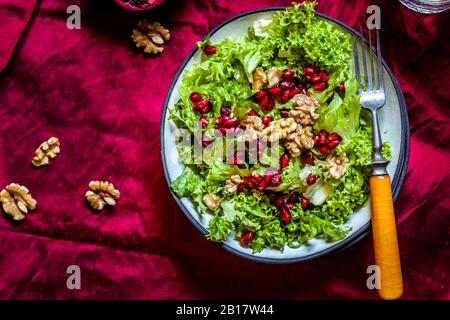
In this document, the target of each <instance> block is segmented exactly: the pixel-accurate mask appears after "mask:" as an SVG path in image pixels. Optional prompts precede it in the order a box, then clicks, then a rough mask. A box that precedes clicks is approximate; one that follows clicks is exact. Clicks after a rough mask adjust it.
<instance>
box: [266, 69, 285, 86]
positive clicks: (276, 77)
mask: <svg viewBox="0 0 450 320" xmlns="http://www.w3.org/2000/svg"><path fill="white" fill-rule="evenodd" d="M281 74H282V71H281V70H280V69H279V68H277V67H272V68H270V69H269V70H267V80H268V82H269V83H268V85H267V86H268V87H269V88H272V87H275V86H276V85H277V84H278V83H279V82H280V81H281Z"/></svg>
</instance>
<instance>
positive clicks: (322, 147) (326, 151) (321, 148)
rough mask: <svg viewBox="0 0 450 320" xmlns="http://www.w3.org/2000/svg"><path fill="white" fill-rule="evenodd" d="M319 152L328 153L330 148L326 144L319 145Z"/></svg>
mask: <svg viewBox="0 0 450 320" xmlns="http://www.w3.org/2000/svg"><path fill="white" fill-rule="evenodd" d="M319 151H320V153H323V154H325V155H327V154H329V153H330V148H329V147H328V146H327V145H322V146H320V147H319Z"/></svg>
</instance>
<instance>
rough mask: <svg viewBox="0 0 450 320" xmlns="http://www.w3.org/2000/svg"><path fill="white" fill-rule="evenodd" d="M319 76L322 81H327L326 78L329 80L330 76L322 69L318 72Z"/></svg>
mask: <svg viewBox="0 0 450 320" xmlns="http://www.w3.org/2000/svg"><path fill="white" fill-rule="evenodd" d="M319 76H320V79H321V80H322V81H323V82H328V80H330V76H329V75H328V74H326V73H325V72H323V71H320V72H319Z"/></svg>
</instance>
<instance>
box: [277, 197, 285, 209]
mask: <svg viewBox="0 0 450 320" xmlns="http://www.w3.org/2000/svg"><path fill="white" fill-rule="evenodd" d="M275 205H276V206H277V207H278V208H281V207H283V206H284V205H285V202H284V199H283V198H278V199H275Z"/></svg>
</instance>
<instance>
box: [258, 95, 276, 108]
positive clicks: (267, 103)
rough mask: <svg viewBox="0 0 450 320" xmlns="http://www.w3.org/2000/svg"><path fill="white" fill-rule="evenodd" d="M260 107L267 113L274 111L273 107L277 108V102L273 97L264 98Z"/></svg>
mask: <svg viewBox="0 0 450 320" xmlns="http://www.w3.org/2000/svg"><path fill="white" fill-rule="evenodd" d="M259 106H260V107H261V108H262V109H264V110H266V111H269V112H270V111H272V109H273V107H274V106H275V101H274V100H273V98H271V97H264V98H262V100H261V102H260V103H259Z"/></svg>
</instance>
